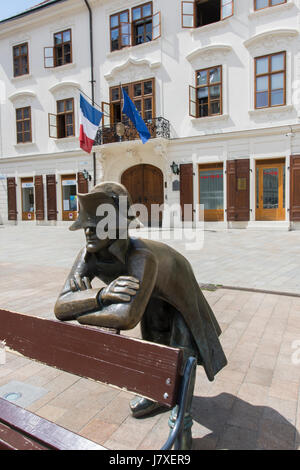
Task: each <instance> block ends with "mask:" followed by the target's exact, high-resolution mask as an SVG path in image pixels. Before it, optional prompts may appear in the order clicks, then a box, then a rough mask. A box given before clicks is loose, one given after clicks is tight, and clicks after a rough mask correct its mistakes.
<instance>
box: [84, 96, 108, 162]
mask: <svg viewBox="0 0 300 470" xmlns="http://www.w3.org/2000/svg"><path fill="white" fill-rule="evenodd" d="M102 116H103V113H101V111H98V109H96V108H94V106H92V105H91V104H90V103H89V102H88V101H87V100H86V99H85V98H84V97H83V96H82V95H81V94H80V135H79V142H80V148H82V150H84V151H85V152H87V153H91V151H92V148H93V145H94V142H95V138H96V134H97V131H98V128H99V125H100V122H101V119H102Z"/></svg>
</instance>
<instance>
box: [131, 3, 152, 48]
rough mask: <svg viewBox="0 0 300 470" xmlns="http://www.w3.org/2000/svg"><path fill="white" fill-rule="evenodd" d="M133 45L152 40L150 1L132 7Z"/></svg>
mask: <svg viewBox="0 0 300 470" xmlns="http://www.w3.org/2000/svg"><path fill="white" fill-rule="evenodd" d="M132 35H133V41H132V42H133V45H134V46H136V45H137V44H143V43H144V42H149V41H152V2H150V3H145V4H144V5H141V6H138V7H135V8H132Z"/></svg>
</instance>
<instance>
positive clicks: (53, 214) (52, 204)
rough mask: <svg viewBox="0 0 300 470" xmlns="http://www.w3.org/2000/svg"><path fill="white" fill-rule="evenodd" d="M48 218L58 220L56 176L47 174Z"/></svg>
mask: <svg viewBox="0 0 300 470" xmlns="http://www.w3.org/2000/svg"><path fill="white" fill-rule="evenodd" d="M46 183H47V218H48V220H57V200H56V176H55V175H47V176H46Z"/></svg>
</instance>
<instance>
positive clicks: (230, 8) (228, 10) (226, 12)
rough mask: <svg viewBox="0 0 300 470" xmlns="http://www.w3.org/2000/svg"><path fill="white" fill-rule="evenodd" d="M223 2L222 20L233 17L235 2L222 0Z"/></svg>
mask: <svg viewBox="0 0 300 470" xmlns="http://www.w3.org/2000/svg"><path fill="white" fill-rule="evenodd" d="M220 2H221V20H225V19H226V18H229V17H230V16H233V12H234V0H220Z"/></svg>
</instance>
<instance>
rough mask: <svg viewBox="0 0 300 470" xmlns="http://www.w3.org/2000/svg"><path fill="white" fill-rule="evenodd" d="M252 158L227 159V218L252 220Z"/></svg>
mask: <svg viewBox="0 0 300 470" xmlns="http://www.w3.org/2000/svg"><path fill="white" fill-rule="evenodd" d="M249 175H250V160H249V159H248V158H245V159H241V160H228V161H227V220H228V221H229V222H248V221H249V220H250V177H249Z"/></svg>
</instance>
